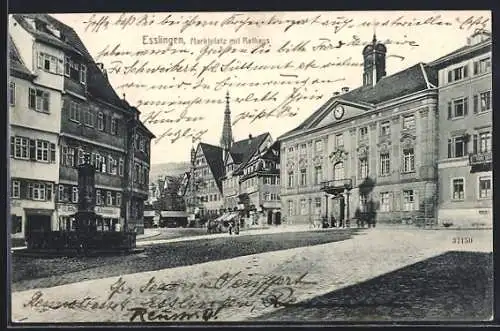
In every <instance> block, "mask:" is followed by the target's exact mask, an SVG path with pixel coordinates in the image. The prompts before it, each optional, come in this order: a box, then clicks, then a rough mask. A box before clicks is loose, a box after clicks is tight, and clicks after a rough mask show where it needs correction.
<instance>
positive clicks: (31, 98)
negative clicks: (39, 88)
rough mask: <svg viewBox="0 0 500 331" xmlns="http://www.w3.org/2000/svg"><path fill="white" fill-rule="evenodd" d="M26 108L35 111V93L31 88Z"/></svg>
mask: <svg viewBox="0 0 500 331" xmlns="http://www.w3.org/2000/svg"><path fill="white" fill-rule="evenodd" d="M28 108H30V109H36V91H35V89H32V88H30V89H29V95H28Z"/></svg>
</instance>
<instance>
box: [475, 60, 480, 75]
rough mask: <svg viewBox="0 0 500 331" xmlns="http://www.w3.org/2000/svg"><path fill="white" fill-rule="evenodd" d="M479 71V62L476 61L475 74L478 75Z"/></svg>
mask: <svg viewBox="0 0 500 331" xmlns="http://www.w3.org/2000/svg"><path fill="white" fill-rule="evenodd" d="M478 72H479V62H478V61H476V62H474V75H477V74H478Z"/></svg>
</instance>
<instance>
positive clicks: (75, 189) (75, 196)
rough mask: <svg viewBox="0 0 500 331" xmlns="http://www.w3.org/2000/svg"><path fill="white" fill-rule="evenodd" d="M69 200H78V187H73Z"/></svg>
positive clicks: (75, 201) (74, 201)
mask: <svg viewBox="0 0 500 331" xmlns="http://www.w3.org/2000/svg"><path fill="white" fill-rule="evenodd" d="M71 202H73V203H77V202H78V187H73V191H72V192H71Z"/></svg>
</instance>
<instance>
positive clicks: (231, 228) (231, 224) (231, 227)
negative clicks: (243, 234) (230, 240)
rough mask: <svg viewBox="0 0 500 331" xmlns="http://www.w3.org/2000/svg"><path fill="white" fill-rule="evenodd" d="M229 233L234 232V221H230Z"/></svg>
mask: <svg viewBox="0 0 500 331" xmlns="http://www.w3.org/2000/svg"><path fill="white" fill-rule="evenodd" d="M228 231H229V235H232V234H233V223H232V222H229V227H228Z"/></svg>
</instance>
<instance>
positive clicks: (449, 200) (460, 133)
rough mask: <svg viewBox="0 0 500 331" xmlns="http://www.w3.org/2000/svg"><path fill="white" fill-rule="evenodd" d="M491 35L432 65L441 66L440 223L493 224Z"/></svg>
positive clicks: (479, 37)
mask: <svg viewBox="0 0 500 331" xmlns="http://www.w3.org/2000/svg"><path fill="white" fill-rule="evenodd" d="M491 41H492V40H491V35H490V34H489V33H481V32H478V33H475V34H473V35H472V36H471V37H470V38H469V39H468V40H467V44H466V45H465V46H464V47H462V48H460V49H458V50H456V51H454V52H452V53H450V54H448V55H446V56H443V57H441V58H439V59H437V60H436V61H434V62H433V63H432V65H433V66H435V67H436V68H437V69H438V70H439V110H440V111H439V161H438V173H439V212H438V219H439V222H440V223H441V224H448V225H452V224H453V225H454V226H474V225H478V226H484V225H486V226H491V225H492V220H493V214H492V212H493V211H492V194H493V176H492V175H493V174H492V139H491V138H492V134H493V131H492V109H493V103H492V100H493V99H492V77H491V68H492V66H491Z"/></svg>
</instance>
